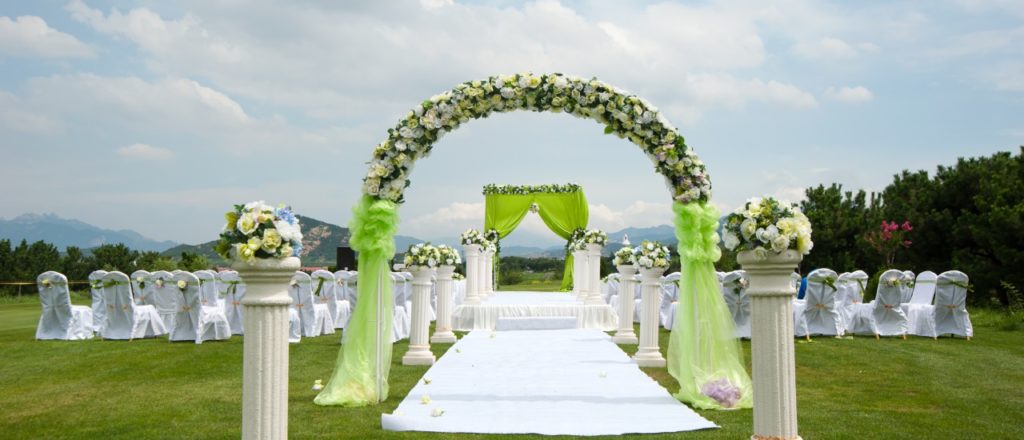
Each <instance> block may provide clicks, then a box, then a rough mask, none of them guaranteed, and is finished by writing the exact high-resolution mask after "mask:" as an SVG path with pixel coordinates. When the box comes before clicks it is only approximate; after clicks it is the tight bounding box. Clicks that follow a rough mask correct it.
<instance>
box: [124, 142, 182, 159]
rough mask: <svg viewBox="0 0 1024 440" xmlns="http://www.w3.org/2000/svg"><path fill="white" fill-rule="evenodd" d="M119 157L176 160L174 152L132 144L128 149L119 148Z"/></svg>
mask: <svg viewBox="0 0 1024 440" xmlns="http://www.w3.org/2000/svg"><path fill="white" fill-rule="evenodd" d="M117 155H118V156H121V157H126V158H129V159H139V160H169V159H172V158H174V152H173V151H171V150H168V149H166V148H160V147H154V146H152V145H146V144H131V145H129V146H127V147H121V148H118V149H117Z"/></svg>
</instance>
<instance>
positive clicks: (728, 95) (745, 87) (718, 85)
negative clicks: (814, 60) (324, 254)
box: [680, 74, 818, 110]
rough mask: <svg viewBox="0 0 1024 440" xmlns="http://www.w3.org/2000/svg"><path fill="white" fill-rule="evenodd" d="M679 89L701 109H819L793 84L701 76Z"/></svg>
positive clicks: (731, 77)
mask: <svg viewBox="0 0 1024 440" xmlns="http://www.w3.org/2000/svg"><path fill="white" fill-rule="evenodd" d="M680 87H681V88H682V90H683V94H684V95H685V96H688V97H690V98H691V99H692V100H693V101H694V102H696V103H697V104H699V105H700V106H706V107H712V108H713V107H724V108H728V109H734V110H736V109H743V108H744V107H746V106H747V104H748V103H751V102H760V103H770V104H778V105H782V106H785V107H790V108H796V109H808V108H815V107H817V106H818V101H817V100H816V99H814V95H812V94H810V93H808V92H806V91H803V90H800V88H798V87H796V86H794V85H792V84H785V83H781V82H778V81H764V80H761V79H758V78H755V79H750V80H742V79H737V78H736V77H734V76H732V75H727V74H700V75H693V76H688V77H686V78H685V79H684V81H683V83H682V84H681V86H680Z"/></svg>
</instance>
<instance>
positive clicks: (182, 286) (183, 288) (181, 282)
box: [178, 280, 188, 293]
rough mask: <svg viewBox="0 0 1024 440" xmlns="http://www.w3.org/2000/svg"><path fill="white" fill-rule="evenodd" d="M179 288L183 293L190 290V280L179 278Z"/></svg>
mask: <svg viewBox="0 0 1024 440" xmlns="http://www.w3.org/2000/svg"><path fill="white" fill-rule="evenodd" d="M178 290H180V291H181V293H185V291H186V290H188V281H185V280H178Z"/></svg>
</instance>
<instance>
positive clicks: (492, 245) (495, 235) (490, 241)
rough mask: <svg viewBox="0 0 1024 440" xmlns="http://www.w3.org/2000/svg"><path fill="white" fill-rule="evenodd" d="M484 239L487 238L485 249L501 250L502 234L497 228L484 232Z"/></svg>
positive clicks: (495, 251) (489, 250)
mask: <svg viewBox="0 0 1024 440" xmlns="http://www.w3.org/2000/svg"><path fill="white" fill-rule="evenodd" d="M484 240H487V246H484V249H485V250H487V251H488V252H494V253H498V252H501V234H500V233H499V232H498V230H497V229H488V230H487V232H485V233H484Z"/></svg>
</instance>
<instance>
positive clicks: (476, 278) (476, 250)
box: [462, 244, 480, 306]
mask: <svg viewBox="0 0 1024 440" xmlns="http://www.w3.org/2000/svg"><path fill="white" fill-rule="evenodd" d="M462 248H463V250H465V255H466V297H465V298H463V300H462V304H465V305H468V306H476V305H480V269H479V266H480V245H477V244H467V245H464V246H463V247H462Z"/></svg>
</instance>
